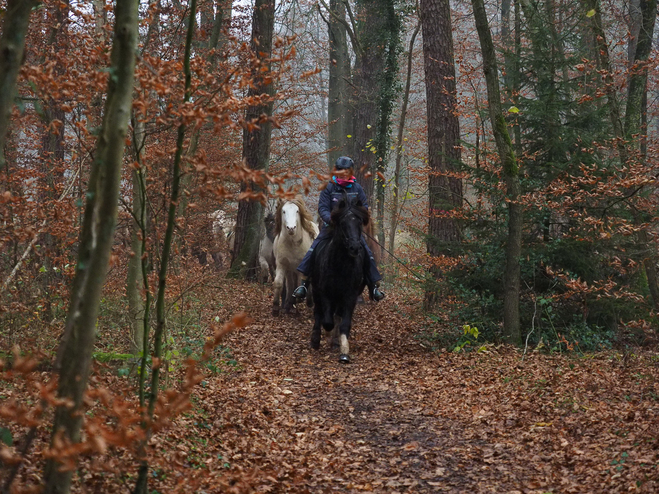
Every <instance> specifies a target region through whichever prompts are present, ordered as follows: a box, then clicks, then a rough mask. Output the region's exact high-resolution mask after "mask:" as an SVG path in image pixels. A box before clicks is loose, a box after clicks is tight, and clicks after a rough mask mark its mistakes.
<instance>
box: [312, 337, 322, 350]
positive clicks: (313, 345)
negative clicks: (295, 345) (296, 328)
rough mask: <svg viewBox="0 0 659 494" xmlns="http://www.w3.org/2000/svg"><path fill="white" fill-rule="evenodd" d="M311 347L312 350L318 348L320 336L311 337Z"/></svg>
mask: <svg viewBox="0 0 659 494" xmlns="http://www.w3.org/2000/svg"><path fill="white" fill-rule="evenodd" d="M311 348H313V349H314V350H318V349H320V336H319V337H318V338H313V337H312V338H311Z"/></svg>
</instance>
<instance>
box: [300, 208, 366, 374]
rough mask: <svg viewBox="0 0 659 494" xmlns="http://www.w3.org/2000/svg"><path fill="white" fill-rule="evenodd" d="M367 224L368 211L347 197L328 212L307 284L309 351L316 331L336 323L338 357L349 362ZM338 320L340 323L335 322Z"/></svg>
mask: <svg viewBox="0 0 659 494" xmlns="http://www.w3.org/2000/svg"><path fill="white" fill-rule="evenodd" d="M367 224H368V210H367V209H366V208H365V207H364V206H363V205H362V203H361V202H360V201H357V202H356V203H352V202H351V200H350V199H349V198H348V196H347V195H345V196H344V198H343V199H341V200H340V201H339V204H338V207H337V208H336V209H335V210H334V211H332V217H331V221H330V225H329V227H327V228H329V229H330V230H329V238H328V240H327V241H326V242H322V243H321V244H320V245H318V247H317V248H316V252H314V258H313V270H312V275H311V280H312V284H313V301H314V317H315V323H314V326H313V330H312V332H311V347H312V348H314V349H316V350H318V348H319V347H320V328H321V326H322V327H323V328H325V330H326V331H332V329H335V328H334V326H335V324H334V320H335V318H336V320H337V323H338V333H339V342H340V345H341V356H340V357H339V361H341V362H350V356H349V353H350V347H349V345H348V338H349V337H350V327H351V325H352V313H353V312H354V310H355V305H356V304H357V297H358V296H359V294H360V293H361V292H362V290H363V289H364V261H365V257H366V251H365V249H364V247H363V245H362V228H363V227H364V225H367ZM339 319H340V322H339Z"/></svg>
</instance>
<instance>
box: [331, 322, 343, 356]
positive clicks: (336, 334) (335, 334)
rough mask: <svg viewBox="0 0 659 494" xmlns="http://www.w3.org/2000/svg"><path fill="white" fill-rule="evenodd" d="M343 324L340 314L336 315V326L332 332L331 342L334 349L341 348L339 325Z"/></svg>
mask: <svg viewBox="0 0 659 494" xmlns="http://www.w3.org/2000/svg"><path fill="white" fill-rule="evenodd" d="M340 324H341V318H340V317H339V316H334V328H333V329H332V332H331V333H330V344H331V347H332V350H334V349H336V348H339V325H340Z"/></svg>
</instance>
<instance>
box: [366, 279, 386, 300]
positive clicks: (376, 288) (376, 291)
mask: <svg viewBox="0 0 659 494" xmlns="http://www.w3.org/2000/svg"><path fill="white" fill-rule="evenodd" d="M369 295H370V298H371V300H374V301H375V302H379V301H380V300H382V299H383V298H384V292H383V291H381V290H380V284H379V283H375V284H374V285H373V287H372V288H371V289H370V290H369Z"/></svg>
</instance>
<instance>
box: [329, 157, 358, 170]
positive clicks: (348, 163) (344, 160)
mask: <svg viewBox="0 0 659 494" xmlns="http://www.w3.org/2000/svg"><path fill="white" fill-rule="evenodd" d="M354 166H355V164H354V163H353V161H352V159H350V158H348V157H347V156H341V157H340V158H339V159H337V160H336V164H335V165H334V167H335V168H336V169H337V170H347V169H349V168H353V167H354Z"/></svg>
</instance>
